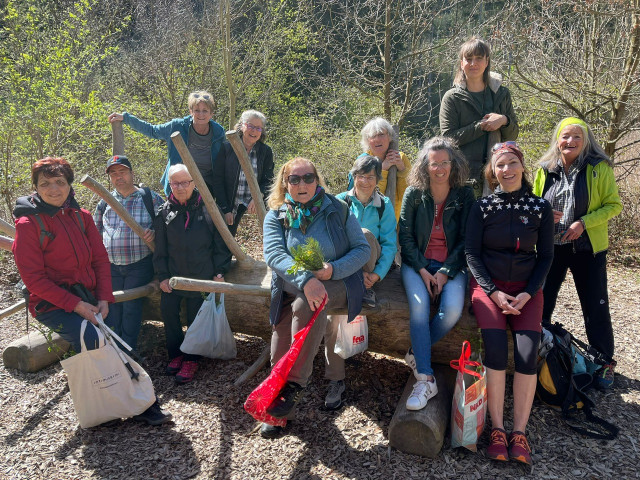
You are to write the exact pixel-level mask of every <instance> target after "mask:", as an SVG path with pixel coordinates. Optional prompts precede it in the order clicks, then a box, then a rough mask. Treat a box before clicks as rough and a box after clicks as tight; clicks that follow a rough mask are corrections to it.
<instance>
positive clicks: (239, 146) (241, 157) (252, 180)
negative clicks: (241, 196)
mask: <svg viewBox="0 0 640 480" xmlns="http://www.w3.org/2000/svg"><path fill="white" fill-rule="evenodd" d="M227 140H229V143H230V144H231V146H232V147H233V151H234V152H236V157H238V162H239V163H240V166H241V167H242V170H243V171H244V176H245V177H246V178H247V183H248V184H249V190H251V198H253V203H254V204H255V206H256V211H257V212H258V221H259V222H260V231H262V226H263V225H264V217H265V216H266V215H267V209H266V208H265V206H264V198H263V197H262V192H261V191H260V186H259V185H258V180H257V178H256V175H255V173H254V172H253V167H252V166H251V160H249V155H247V150H246V149H245V148H244V144H243V143H242V139H241V138H240V137H239V136H238V132H236V131H235V130H229V131H228V132H227Z"/></svg>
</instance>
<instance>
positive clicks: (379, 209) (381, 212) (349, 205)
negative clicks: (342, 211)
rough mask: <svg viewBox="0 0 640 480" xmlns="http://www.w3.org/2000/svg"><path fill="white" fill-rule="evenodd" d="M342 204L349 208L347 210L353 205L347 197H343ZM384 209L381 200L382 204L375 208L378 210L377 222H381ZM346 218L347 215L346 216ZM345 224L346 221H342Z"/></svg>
mask: <svg viewBox="0 0 640 480" xmlns="http://www.w3.org/2000/svg"><path fill="white" fill-rule="evenodd" d="M380 196H382V195H380ZM344 202H345V203H346V204H347V208H349V210H350V209H351V205H352V204H353V200H351V197H350V196H349V195H345V197H344ZM384 208H385V204H384V198H383V199H382V204H381V205H380V206H379V207H376V209H377V210H378V220H382V215H383V214H384ZM347 216H348V215H347ZM344 222H345V224H346V223H347V219H346V218H345V219H344Z"/></svg>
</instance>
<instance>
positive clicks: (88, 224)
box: [13, 157, 171, 425]
mask: <svg viewBox="0 0 640 480" xmlns="http://www.w3.org/2000/svg"><path fill="white" fill-rule="evenodd" d="M31 181H32V182H33V186H34V188H35V193H33V194H31V195H29V196H27V197H20V198H18V200H17V202H16V207H15V209H14V211H13V214H14V216H15V218H16V236H15V240H14V242H13V255H14V257H15V261H16V265H17V266H18V271H19V272H20V277H22V280H23V281H24V284H25V286H26V287H27V288H28V289H29V311H30V312H31V315H33V316H34V317H35V319H36V320H38V322H40V323H42V324H43V325H45V326H47V327H49V328H50V329H51V330H53V331H55V332H57V333H58V334H59V335H60V336H61V337H62V338H64V339H65V340H66V341H68V342H69V343H70V344H71V346H72V348H73V350H74V351H75V352H76V353H79V352H80V351H81V350H82V346H81V340H82V339H81V338H80V332H81V327H82V324H83V322H84V320H85V319H86V320H88V321H89V322H91V323H92V324H94V325H96V324H97V323H98V322H97V320H96V318H95V315H96V314H98V313H99V314H102V317H103V318H106V317H107V315H108V314H109V303H113V301H114V298H113V293H112V291H111V265H110V263H109V257H108V256H107V251H106V249H105V247H104V245H103V243H102V237H101V236H100V234H99V233H98V230H97V228H96V226H95V224H94V223H93V218H92V217H91V214H90V213H89V212H88V211H86V210H84V209H81V208H80V206H79V205H78V202H76V200H75V198H74V191H73V188H72V187H71V183H72V182H73V170H72V169H71V165H69V163H67V161H66V160H65V159H63V158H52V157H46V158H43V159H42V160H38V161H37V162H35V163H34V164H33V166H32V167H31ZM78 284H79V285H80V286H81V288H83V289H85V290H86V291H88V292H90V293H91V295H93V296H94V297H95V298H96V299H97V305H92V304H91V303H88V302H86V301H83V300H82V299H81V298H80V297H79V296H77V295H76V294H75V293H72V291H70V290H71V288H70V287H72V286H78ZM84 342H85V344H86V347H87V349H88V350H93V349H95V348H97V345H98V344H99V337H98V333H97V329H96V328H86V330H85V333H84ZM133 418H134V420H138V421H141V422H145V423H148V424H150V425H160V424H162V423H165V422H168V421H169V420H171V414H169V413H167V412H164V411H162V410H161V409H160V405H159V404H158V402H157V400H156V402H155V403H154V404H153V405H151V407H149V408H148V409H147V410H145V411H144V412H142V413H141V414H140V415H136V416H135V417H133Z"/></svg>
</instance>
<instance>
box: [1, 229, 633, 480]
mask: <svg viewBox="0 0 640 480" xmlns="http://www.w3.org/2000/svg"><path fill="white" fill-rule="evenodd" d="M241 234H242V232H241ZM243 242H244V243H243ZM258 242H259V236H258V235H251V234H245V236H244V237H242V238H241V243H242V244H243V245H245V246H246V247H247V249H248V250H249V251H252V252H259V243H258ZM257 255H258V256H259V254H257ZM17 281H18V275H17V272H16V269H15V266H14V265H13V259H12V257H11V255H10V254H8V255H7V252H5V253H2V252H0V294H1V300H0V309H1V308H5V307H7V306H8V305H11V304H13V303H15V302H17V301H18V300H19V298H20V297H19V295H18V294H17V292H15V290H14V289H13V285H15V283H16V282H17ZM609 290H610V295H611V302H610V303H611V313H612V317H613V324H614V331H615V336H616V357H617V360H618V368H617V371H616V380H615V387H614V388H613V389H612V390H611V391H609V392H606V393H603V392H594V393H593V395H592V396H593V398H594V399H595V401H596V409H595V413H596V414H597V415H599V416H602V417H604V418H606V419H608V420H609V421H611V422H613V423H614V424H616V425H617V426H619V427H620V434H619V435H618V437H617V439H615V440H613V441H609V442H605V441H602V440H592V439H589V438H585V437H583V436H580V435H578V434H576V433H574V432H573V431H571V430H570V429H569V428H568V427H567V426H566V425H565V424H564V422H563V420H562V419H561V416H560V414H559V413H557V412H555V411H553V410H551V409H550V408H548V407H546V406H545V405H543V404H541V403H540V402H539V401H535V402H534V406H533V410H532V413H531V418H530V421H529V427H528V437H529V441H530V443H531V445H532V448H533V459H534V465H533V466H531V467H528V466H524V465H520V464H516V463H513V462H510V463H504V464H502V463H495V462H490V461H489V460H487V459H486V456H485V450H486V445H487V443H488V433H487V431H485V433H484V435H483V436H482V437H481V439H480V442H479V445H478V447H479V448H478V452H475V453H474V452H471V451H468V450H465V449H462V448H459V449H451V447H450V443H449V438H447V439H445V444H444V447H443V448H442V451H441V452H440V454H439V455H438V456H437V457H436V458H435V459H427V458H421V457H418V456H414V455H409V454H405V453H402V452H399V451H397V450H395V449H392V448H390V447H389V445H388V438H387V435H388V427H389V422H390V421H391V418H392V416H393V413H394V410H395V406H396V404H397V401H398V399H399V397H400V395H401V394H402V390H403V388H404V385H405V383H406V381H407V378H408V376H409V374H410V371H409V368H408V367H407V366H406V365H405V363H404V362H403V361H401V360H398V359H395V358H391V357H387V356H384V355H378V354H374V353H369V352H366V353H364V354H361V355H359V356H357V357H355V358H354V359H353V360H351V361H349V362H348V363H347V380H346V383H347V394H346V399H347V401H346V405H345V406H344V407H343V408H342V409H340V410H339V411H337V412H328V411H325V410H323V408H321V406H322V405H323V400H324V395H325V388H326V384H325V381H324V379H323V373H324V364H323V359H322V356H321V355H318V357H317V358H316V363H315V367H314V372H313V377H312V379H311V382H310V387H309V388H308V389H307V392H306V394H305V396H304V397H303V399H302V401H301V403H300V406H299V408H298V413H297V420H296V421H294V422H292V423H291V424H290V425H289V426H288V427H287V435H285V436H284V437H282V438H280V439H277V440H266V439H263V438H262V437H260V435H259V432H258V430H257V427H258V425H257V423H256V422H255V421H254V420H253V418H252V417H251V416H249V415H248V414H246V413H245V412H244V411H243V408H242V404H243V402H244V400H245V399H246V397H247V395H248V394H249V393H250V392H251V391H252V390H253V389H254V388H255V387H256V386H257V385H258V384H259V383H260V382H261V381H262V380H263V379H264V378H265V376H266V374H267V370H266V369H263V370H262V371H260V372H259V373H258V375H256V376H255V377H254V378H253V379H251V380H249V381H248V382H246V383H245V384H244V385H241V386H240V387H234V386H233V382H234V380H235V379H236V378H237V377H238V376H239V375H240V374H241V373H243V372H244V370H245V369H246V368H247V367H248V366H249V365H251V364H252V363H253V361H254V360H255V359H256V358H257V357H258V355H259V354H260V352H261V351H262V349H263V348H264V347H265V342H264V341H263V340H262V339H260V338H256V337H250V336H246V335H242V334H237V335H236V342H237V347H238V356H237V358H235V359H234V360H229V361H219V360H204V361H202V363H201V367H200V370H199V371H198V373H197V377H196V380H195V381H194V382H193V383H191V384H188V385H183V386H178V385H176V384H175V382H174V380H173V378H172V377H167V376H164V375H163V372H164V367H165V363H166V353H165V350H164V333H163V328H162V323H161V322H160V321H158V319H149V320H146V321H145V322H144V324H143V327H142V332H141V336H140V338H141V345H140V351H141V354H142V355H143V357H144V358H145V365H146V367H147V371H148V372H149V374H150V375H151V377H152V378H153V380H154V385H155V388H156V392H157V395H158V397H159V398H160V400H161V403H162V404H163V407H164V408H166V409H168V410H169V411H170V412H171V413H172V414H173V419H174V421H173V423H169V424H166V425H163V426H161V427H149V426H146V425H142V424H139V423H136V422H134V421H131V420H128V421H117V422H112V423H111V424H110V425H108V426H99V427H95V428H91V429H81V428H80V427H79V426H78V424H77V420H76V417H75V413H74V409H73V404H72V401H71V397H70V395H69V390H68V388H67V382H66V377H65V374H64V372H63V370H62V368H61V367H60V364H59V363H56V364H54V365H52V366H50V367H48V368H46V369H44V370H42V371H40V372H37V373H30V374H28V373H22V372H19V371H16V370H11V369H5V368H4V365H2V366H1V367H0V381H1V388H0V478H2V479H27V478H28V479H65V480H66V479H87V478H92V479H93V478H95V479H98V478H105V479H107V478H108V479H129V480H131V479H133V480H137V479H140V480H143V479H186V478H196V479H213V478H215V479H226V478H231V479H247V478H253V479H256V480H257V479H292V480H293V479H384V480H391V479H396V478H398V479H407V478H442V479H445V478H452V479H453V478H456V479H479V478H513V479H515V478H521V477H529V476H535V477H536V478H550V479H551V478H581V479H601V478H614V477H617V478H620V479H623V478H624V479H626V478H639V477H640V471H639V470H638V458H639V457H640V456H639V455H638V449H639V448H640V373H639V372H638V370H636V368H635V367H636V365H639V364H640V362H639V360H640V359H639V354H638V345H640V329H639V328H638V325H640V306H639V304H638V299H639V298H640V269H638V268H637V267H636V268H631V267H625V266H621V265H620V264H618V263H611V264H610V265H609ZM555 320H557V321H560V322H562V323H564V324H565V326H566V327H568V328H569V329H570V330H571V331H572V332H574V333H575V334H576V335H577V336H579V337H580V338H582V339H583V340H584V339H585V337H584V327H583V324H582V323H583V321H582V315H581V310H580V306H579V303H578V300H577V296H576V294H575V289H574V286H573V282H572V279H571V277H570V276H569V278H568V279H567V282H566V284H565V285H564V286H563V288H562V290H561V293H560V298H559V301H558V306H557V313H556V317H555ZM265 321H266V319H265ZM24 334H25V318H24V311H22V312H20V313H16V314H14V315H12V316H10V317H7V318H5V319H3V320H0V350H4V348H5V347H6V346H7V345H8V344H9V343H10V342H11V341H13V340H15V339H17V338H20V337H22V336H23V335H24ZM509 387H510V385H508V389H509ZM511 403H512V397H511V395H510V394H508V395H507V408H506V411H507V415H506V418H510V417H511ZM509 426H510V425H509V424H507V428H509Z"/></svg>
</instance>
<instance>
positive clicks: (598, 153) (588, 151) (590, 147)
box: [540, 120, 613, 168]
mask: <svg viewBox="0 0 640 480" xmlns="http://www.w3.org/2000/svg"><path fill="white" fill-rule="evenodd" d="M561 125H562V120H561V121H560V122H558V124H557V125H556V128H554V129H553V135H551V142H550V143H549V149H548V150H547V151H546V152H544V154H543V155H542V157H541V158H540V166H542V167H544V168H553V167H555V165H556V163H557V161H558V160H559V159H560V157H561V154H560V149H559V148H558V136H559V135H560V126H561ZM567 127H580V129H581V130H582V133H583V134H584V143H583V145H582V151H581V152H580V155H578V158H576V162H577V163H576V164H578V165H579V164H581V163H582V161H583V160H584V159H585V158H586V157H594V158H596V159H599V160H603V161H605V162H607V164H608V165H609V166H610V167H613V162H612V161H611V159H610V158H609V155H607V154H606V153H605V151H604V149H603V148H602V147H601V146H600V144H599V143H598V141H597V140H596V137H595V136H594V135H593V130H592V129H591V127H588V128H587V130H586V131H585V129H584V126H582V125H580V124H577V123H576V124H569V125H565V126H564V127H563V129H565V128H567Z"/></svg>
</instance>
